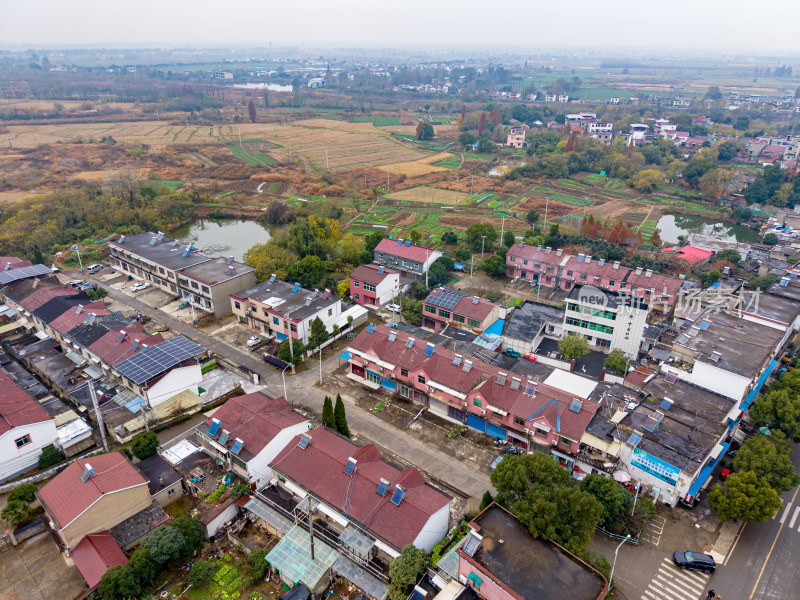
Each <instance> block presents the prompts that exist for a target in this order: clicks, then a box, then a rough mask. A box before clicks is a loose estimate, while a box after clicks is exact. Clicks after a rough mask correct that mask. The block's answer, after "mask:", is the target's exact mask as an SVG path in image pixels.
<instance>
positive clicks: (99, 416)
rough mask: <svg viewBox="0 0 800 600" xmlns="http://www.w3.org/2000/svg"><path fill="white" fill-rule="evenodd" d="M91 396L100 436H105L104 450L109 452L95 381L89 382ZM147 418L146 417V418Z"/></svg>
mask: <svg viewBox="0 0 800 600" xmlns="http://www.w3.org/2000/svg"><path fill="white" fill-rule="evenodd" d="M89 394H91V396H92V404H93V405H94V416H95V418H96V419H97V426H98V427H99V428H100V435H101V436H103V448H104V449H105V451H106V452H108V442H107V441H106V426H105V424H104V423H103V414H102V413H101V412H100V406H98V404H97V394H96V393H95V391H94V381H90V382H89ZM145 418H146V417H145Z"/></svg>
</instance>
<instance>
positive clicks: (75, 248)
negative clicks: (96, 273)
mask: <svg viewBox="0 0 800 600" xmlns="http://www.w3.org/2000/svg"><path fill="white" fill-rule="evenodd" d="M69 249H70V250H72V251H73V252H77V253H78V264H79V265H80V266H81V273H83V261H82V260H81V249H80V247H79V246H78V244H73V245H72V246H70V248H69Z"/></svg>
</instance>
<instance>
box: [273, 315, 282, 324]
mask: <svg viewBox="0 0 800 600" xmlns="http://www.w3.org/2000/svg"><path fill="white" fill-rule="evenodd" d="M272 324H273V325H280V324H281V321H280V319H278V317H272Z"/></svg>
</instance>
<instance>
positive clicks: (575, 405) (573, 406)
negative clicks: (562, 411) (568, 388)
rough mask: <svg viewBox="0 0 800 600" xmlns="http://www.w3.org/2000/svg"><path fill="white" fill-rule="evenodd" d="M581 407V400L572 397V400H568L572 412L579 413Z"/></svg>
mask: <svg viewBox="0 0 800 600" xmlns="http://www.w3.org/2000/svg"><path fill="white" fill-rule="evenodd" d="M581 408H583V402H581V401H580V400H578V399H577V398H573V399H572V402H570V405H569V409H570V410H571V411H572V412H575V413H579V412H581Z"/></svg>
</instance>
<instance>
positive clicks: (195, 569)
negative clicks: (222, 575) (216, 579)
mask: <svg viewBox="0 0 800 600" xmlns="http://www.w3.org/2000/svg"><path fill="white" fill-rule="evenodd" d="M213 576H214V565H212V564H211V563H210V562H208V561H207V560H203V559H200V560H198V561H195V563H194V564H193V565H192V569H191V571H189V578H188V581H189V585H191V586H192V587H196V588H199V587H203V586H204V585H205V584H206V583H208V580H209V579H211V578H212V577H213Z"/></svg>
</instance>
